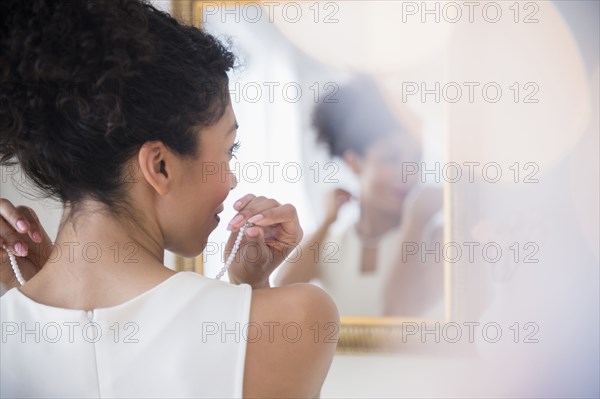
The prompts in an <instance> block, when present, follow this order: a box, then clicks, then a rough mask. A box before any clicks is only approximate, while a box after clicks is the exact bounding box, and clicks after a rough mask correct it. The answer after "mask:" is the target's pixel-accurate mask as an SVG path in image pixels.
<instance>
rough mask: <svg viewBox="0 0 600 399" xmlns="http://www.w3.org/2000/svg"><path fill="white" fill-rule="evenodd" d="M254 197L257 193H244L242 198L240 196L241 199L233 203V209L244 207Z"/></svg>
mask: <svg viewBox="0 0 600 399" xmlns="http://www.w3.org/2000/svg"><path fill="white" fill-rule="evenodd" d="M254 198H256V195H254V194H246V195H244V196H243V197H242V198H240V199H239V200H237V201H236V202H235V204H233V209H235V210H236V211H239V210H241V209H244V207H245V206H246V205H247V204H248V203H249V202H250V201H252V200H253V199H254Z"/></svg>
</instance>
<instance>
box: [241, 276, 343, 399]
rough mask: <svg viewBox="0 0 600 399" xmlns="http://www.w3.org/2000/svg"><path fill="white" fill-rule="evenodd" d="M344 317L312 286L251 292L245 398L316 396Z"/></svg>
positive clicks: (322, 293) (293, 286)
mask: <svg viewBox="0 0 600 399" xmlns="http://www.w3.org/2000/svg"><path fill="white" fill-rule="evenodd" d="M338 333H339V313H338V310H337V307H336V305H335V303H334V302H333V300H332V299H331V297H330V296H329V294H327V293H326V292H325V291H323V290H322V289H320V288H318V287H316V286H314V285H312V284H304V283H299V284H292V285H289V286H284V287H277V288H267V289H258V290H254V291H253V292H252V305H251V309H250V325H249V328H248V346H247V351H246V365H245V366H246V367H245V372H244V397H280V398H284V397H316V396H318V395H319V391H320V389H321V386H322V384H323V381H324V380H325V377H326V376H327V372H328V370H329V367H330V365H331V361H332V360H333V355H334V353H335V347H336V345H337V339H338Z"/></svg>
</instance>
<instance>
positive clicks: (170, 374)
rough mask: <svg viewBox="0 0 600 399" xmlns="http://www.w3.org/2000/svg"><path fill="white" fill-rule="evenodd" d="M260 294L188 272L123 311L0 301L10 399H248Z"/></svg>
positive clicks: (17, 294) (12, 294) (13, 296)
mask: <svg viewBox="0 0 600 399" xmlns="http://www.w3.org/2000/svg"><path fill="white" fill-rule="evenodd" d="M251 295H252V289H251V287H250V286H249V285H248V284H241V285H237V286H236V285H231V284H229V283H226V282H221V281H216V280H212V279H209V278H206V277H204V276H201V275H199V274H196V273H194V272H179V273H176V274H175V275H173V276H171V277H169V278H168V279H167V280H165V281H163V282H161V283H160V284H158V285H157V286H155V287H153V288H152V289H150V290H149V291H146V292H145V293H143V294H141V295H139V296H137V297H135V298H133V299H131V300H129V301H127V302H125V303H123V304H121V305H118V306H114V307H109V308H99V309H95V310H93V311H89V312H86V311H84V310H73V309H63V308H56V307H52V306H47V305H43V304H40V303H37V302H35V301H33V300H32V299H30V298H28V297H27V296H25V295H24V294H23V293H21V291H19V290H18V289H17V288H13V289H11V290H9V291H8V292H7V293H6V294H4V295H3V296H2V297H1V298H0V320H1V322H2V339H1V341H0V394H1V396H2V397H60V398H68V397H77V398H91V397H119V398H123V397H144V398H151V397H211V398H225V397H227V398H233V397H241V396H242V392H243V391H242V388H243V377H244V363H245V356H246V341H247V340H246V338H247V334H248V330H247V328H248V322H249V317H250V302H251Z"/></svg>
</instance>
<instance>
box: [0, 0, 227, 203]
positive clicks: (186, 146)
mask: <svg viewBox="0 0 600 399" xmlns="http://www.w3.org/2000/svg"><path fill="white" fill-rule="evenodd" d="M0 3H1V4H0V15H1V17H0V18H1V24H0V163H1V164H3V165H14V164H16V163H19V164H20V165H21V169H22V170H23V171H24V172H25V173H26V175H27V176H28V177H29V178H31V179H32V181H33V183H34V184H35V185H36V186H37V187H38V188H39V189H40V192H41V193H42V195H43V196H46V197H51V198H56V199H59V200H61V201H62V202H63V203H65V202H69V203H72V204H77V203H78V202H80V201H81V200H83V199H87V198H91V199H94V200H97V201H100V202H102V203H104V204H106V205H108V206H109V208H114V209H118V208H119V205H120V204H121V203H122V202H123V201H124V199H125V197H124V192H125V185H126V183H127V179H126V178H124V177H125V174H126V173H127V170H125V169H126V168H127V166H126V163H127V161H128V160H129V159H130V158H131V157H132V156H133V155H135V153H136V152H137V151H138V150H139V148H140V147H141V146H142V145H143V144H144V143H145V142H147V141H154V140H158V141H161V142H163V143H164V144H165V145H166V146H167V147H169V148H170V149H172V150H173V151H174V152H175V153H177V154H178V155H180V156H182V157H194V158H195V157H197V156H198V154H197V151H196V149H197V146H198V143H197V136H196V134H195V133H194V132H195V131H197V129H198V128H200V127H205V126H210V125H211V124H213V123H214V122H216V121H217V120H218V119H219V118H220V117H221V116H222V115H223V113H224V112H225V109H226V107H227V102H228V96H227V86H228V79H227V71H229V70H230V69H231V68H233V67H234V63H235V57H234V55H233V54H232V53H231V52H230V51H229V49H228V47H226V46H225V45H223V44H222V43H220V42H219V41H218V40H217V39H216V38H214V37H213V36H211V35H210V34H208V33H206V32H204V31H202V30H201V29H197V28H195V27H192V26H186V25H182V24H180V23H179V22H178V21H177V20H175V19H174V18H172V17H171V16H169V15H168V14H167V13H164V12H162V11H159V10H157V9H156V8H154V7H153V6H152V5H150V4H148V3H147V2H146V1H144V0H2V1H1V2H0Z"/></svg>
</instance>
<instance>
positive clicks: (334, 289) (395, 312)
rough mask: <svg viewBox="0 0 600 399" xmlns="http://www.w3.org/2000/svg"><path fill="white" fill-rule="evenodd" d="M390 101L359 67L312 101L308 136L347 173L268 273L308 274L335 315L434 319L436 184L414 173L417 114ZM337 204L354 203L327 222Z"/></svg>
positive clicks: (439, 275)
mask: <svg viewBox="0 0 600 399" xmlns="http://www.w3.org/2000/svg"><path fill="white" fill-rule="evenodd" d="M396 108H400V109H393V108H392V107H391V106H390V104H389V101H386V98H385V96H384V94H383V92H382V91H381V90H380V89H379V87H378V85H377V83H376V81H375V80H374V79H372V78H370V77H368V76H366V75H363V76H359V77H357V78H354V79H353V80H351V81H350V82H348V83H346V84H344V85H342V86H340V87H339V89H337V88H336V90H335V92H332V93H327V94H326V95H324V96H323V98H322V99H321V101H319V103H318V104H317V105H316V106H315V109H314V111H313V118H312V124H313V127H314V130H315V132H316V137H317V139H318V141H319V142H321V143H322V144H325V146H326V148H327V152H328V155H329V156H330V157H331V159H332V160H334V161H335V162H338V163H340V167H344V168H346V169H348V170H349V171H350V173H351V176H350V178H351V179H352V180H354V181H353V182H351V183H353V184H350V183H347V184H346V185H344V184H343V183H341V184H338V185H337V187H335V188H331V187H329V188H330V190H329V192H326V193H325V199H324V201H323V202H322V203H321V204H317V206H320V207H321V208H322V209H323V211H324V217H323V218H322V221H321V223H320V224H319V225H318V227H317V229H316V230H315V231H314V233H312V234H310V235H309V237H308V239H307V240H306V241H305V243H304V244H303V246H301V249H300V250H299V251H298V253H297V254H293V255H292V256H290V258H289V259H288V262H286V264H284V265H283V266H282V267H281V270H280V271H279V274H278V278H277V283H278V284H279V285H285V284H291V283H295V282H307V281H313V282H315V283H317V284H319V285H321V286H322V287H323V288H324V289H326V290H327V291H328V292H329V293H330V294H331V295H332V297H333V298H334V300H335V301H336V303H337V305H338V308H339V309H340V313H341V314H342V315H352V316H405V317H420V318H423V317H426V318H436V319H441V318H443V310H444V308H443V293H444V272H443V264H442V262H441V261H440V258H439V250H440V243H441V242H442V240H443V216H442V214H441V210H442V205H443V191H442V189H441V188H439V187H436V186H432V185H425V184H423V182H422V181H421V179H420V176H419V173H417V172H418V170H419V168H420V165H421V161H422V153H423V145H422V132H421V128H420V126H421V124H420V123H416V120H417V119H418V118H417V117H416V115H414V114H412V113H410V112H409V111H408V110H407V109H405V108H404V107H396ZM400 111H404V112H400ZM349 184H350V185H349ZM344 207H354V208H355V212H354V215H352V216H350V217H349V218H347V219H348V220H343V221H340V223H336V222H338V220H339V219H340V217H339V216H340V213H341V211H342V209H343V208H344ZM334 224H337V226H335V227H334ZM436 243H437V244H436ZM315 261H316V262H315Z"/></svg>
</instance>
